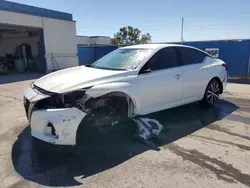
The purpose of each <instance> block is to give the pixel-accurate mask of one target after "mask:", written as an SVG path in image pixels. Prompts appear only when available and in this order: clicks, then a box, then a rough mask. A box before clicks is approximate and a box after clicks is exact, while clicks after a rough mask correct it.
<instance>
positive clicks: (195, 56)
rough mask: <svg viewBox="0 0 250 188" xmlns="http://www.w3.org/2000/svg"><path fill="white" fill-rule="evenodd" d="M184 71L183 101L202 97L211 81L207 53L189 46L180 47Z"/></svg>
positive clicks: (187, 101) (179, 51)
mask: <svg viewBox="0 0 250 188" xmlns="http://www.w3.org/2000/svg"><path fill="white" fill-rule="evenodd" d="M178 53H179V57H180V59H181V68H182V71H183V103H184V104H185V103H190V102H194V101H197V100H200V99H202V97H203V95H204V92H205V89H206V86H207V84H208V82H209V74H208V65H207V64H206V63H205V62H206V57H207V54H206V53H203V52H202V51H199V50H196V49H194V48H189V47H178Z"/></svg>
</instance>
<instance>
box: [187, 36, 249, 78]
mask: <svg viewBox="0 0 250 188" xmlns="http://www.w3.org/2000/svg"><path fill="white" fill-rule="evenodd" d="M184 44H185V45H189V46H193V47H196V48H199V49H202V50H206V49H207V48H217V49H218V50H219V56H218V58H220V59H222V60H223V61H225V62H226V63H227V64H228V75H229V76H250V75H249V73H250V70H249V68H250V40H224V41H197V42H184Z"/></svg>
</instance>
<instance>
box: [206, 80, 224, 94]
mask: <svg viewBox="0 0 250 188" xmlns="http://www.w3.org/2000/svg"><path fill="white" fill-rule="evenodd" d="M212 80H216V81H217V82H218V83H219V85H220V94H222V93H223V83H222V81H221V79H220V78H219V77H218V76H215V77H213V78H212V79H211V80H210V81H209V82H208V84H209V83H210V82H211V81H212Z"/></svg>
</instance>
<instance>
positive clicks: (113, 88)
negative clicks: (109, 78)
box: [86, 82, 131, 98]
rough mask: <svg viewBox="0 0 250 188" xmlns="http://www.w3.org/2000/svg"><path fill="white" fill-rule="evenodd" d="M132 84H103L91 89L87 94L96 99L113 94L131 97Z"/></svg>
mask: <svg viewBox="0 0 250 188" xmlns="http://www.w3.org/2000/svg"><path fill="white" fill-rule="evenodd" d="M130 90H131V84H130V83H127V82H115V83H107V84H101V85H96V86H93V87H91V88H90V89H89V90H87V91H86V94H87V95H89V96H91V97H93V98H96V97H99V96H102V95H105V94H107V93H111V92H117V91H119V92H123V93H126V94H127V95H130Z"/></svg>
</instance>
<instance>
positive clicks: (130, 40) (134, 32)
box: [114, 26, 151, 46]
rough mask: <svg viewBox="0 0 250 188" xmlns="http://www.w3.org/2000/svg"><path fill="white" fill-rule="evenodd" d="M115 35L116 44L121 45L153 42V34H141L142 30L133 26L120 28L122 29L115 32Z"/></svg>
mask: <svg viewBox="0 0 250 188" xmlns="http://www.w3.org/2000/svg"><path fill="white" fill-rule="evenodd" d="M114 37H115V41H116V44H117V45H119V46H127V45H133V44H146V43H149V42H151V36H150V34H149V33H146V34H143V35H141V31H140V30H139V29H138V28H134V27H132V26H128V27H122V28H120V30H119V31H118V32H117V33H115V34H114Z"/></svg>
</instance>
